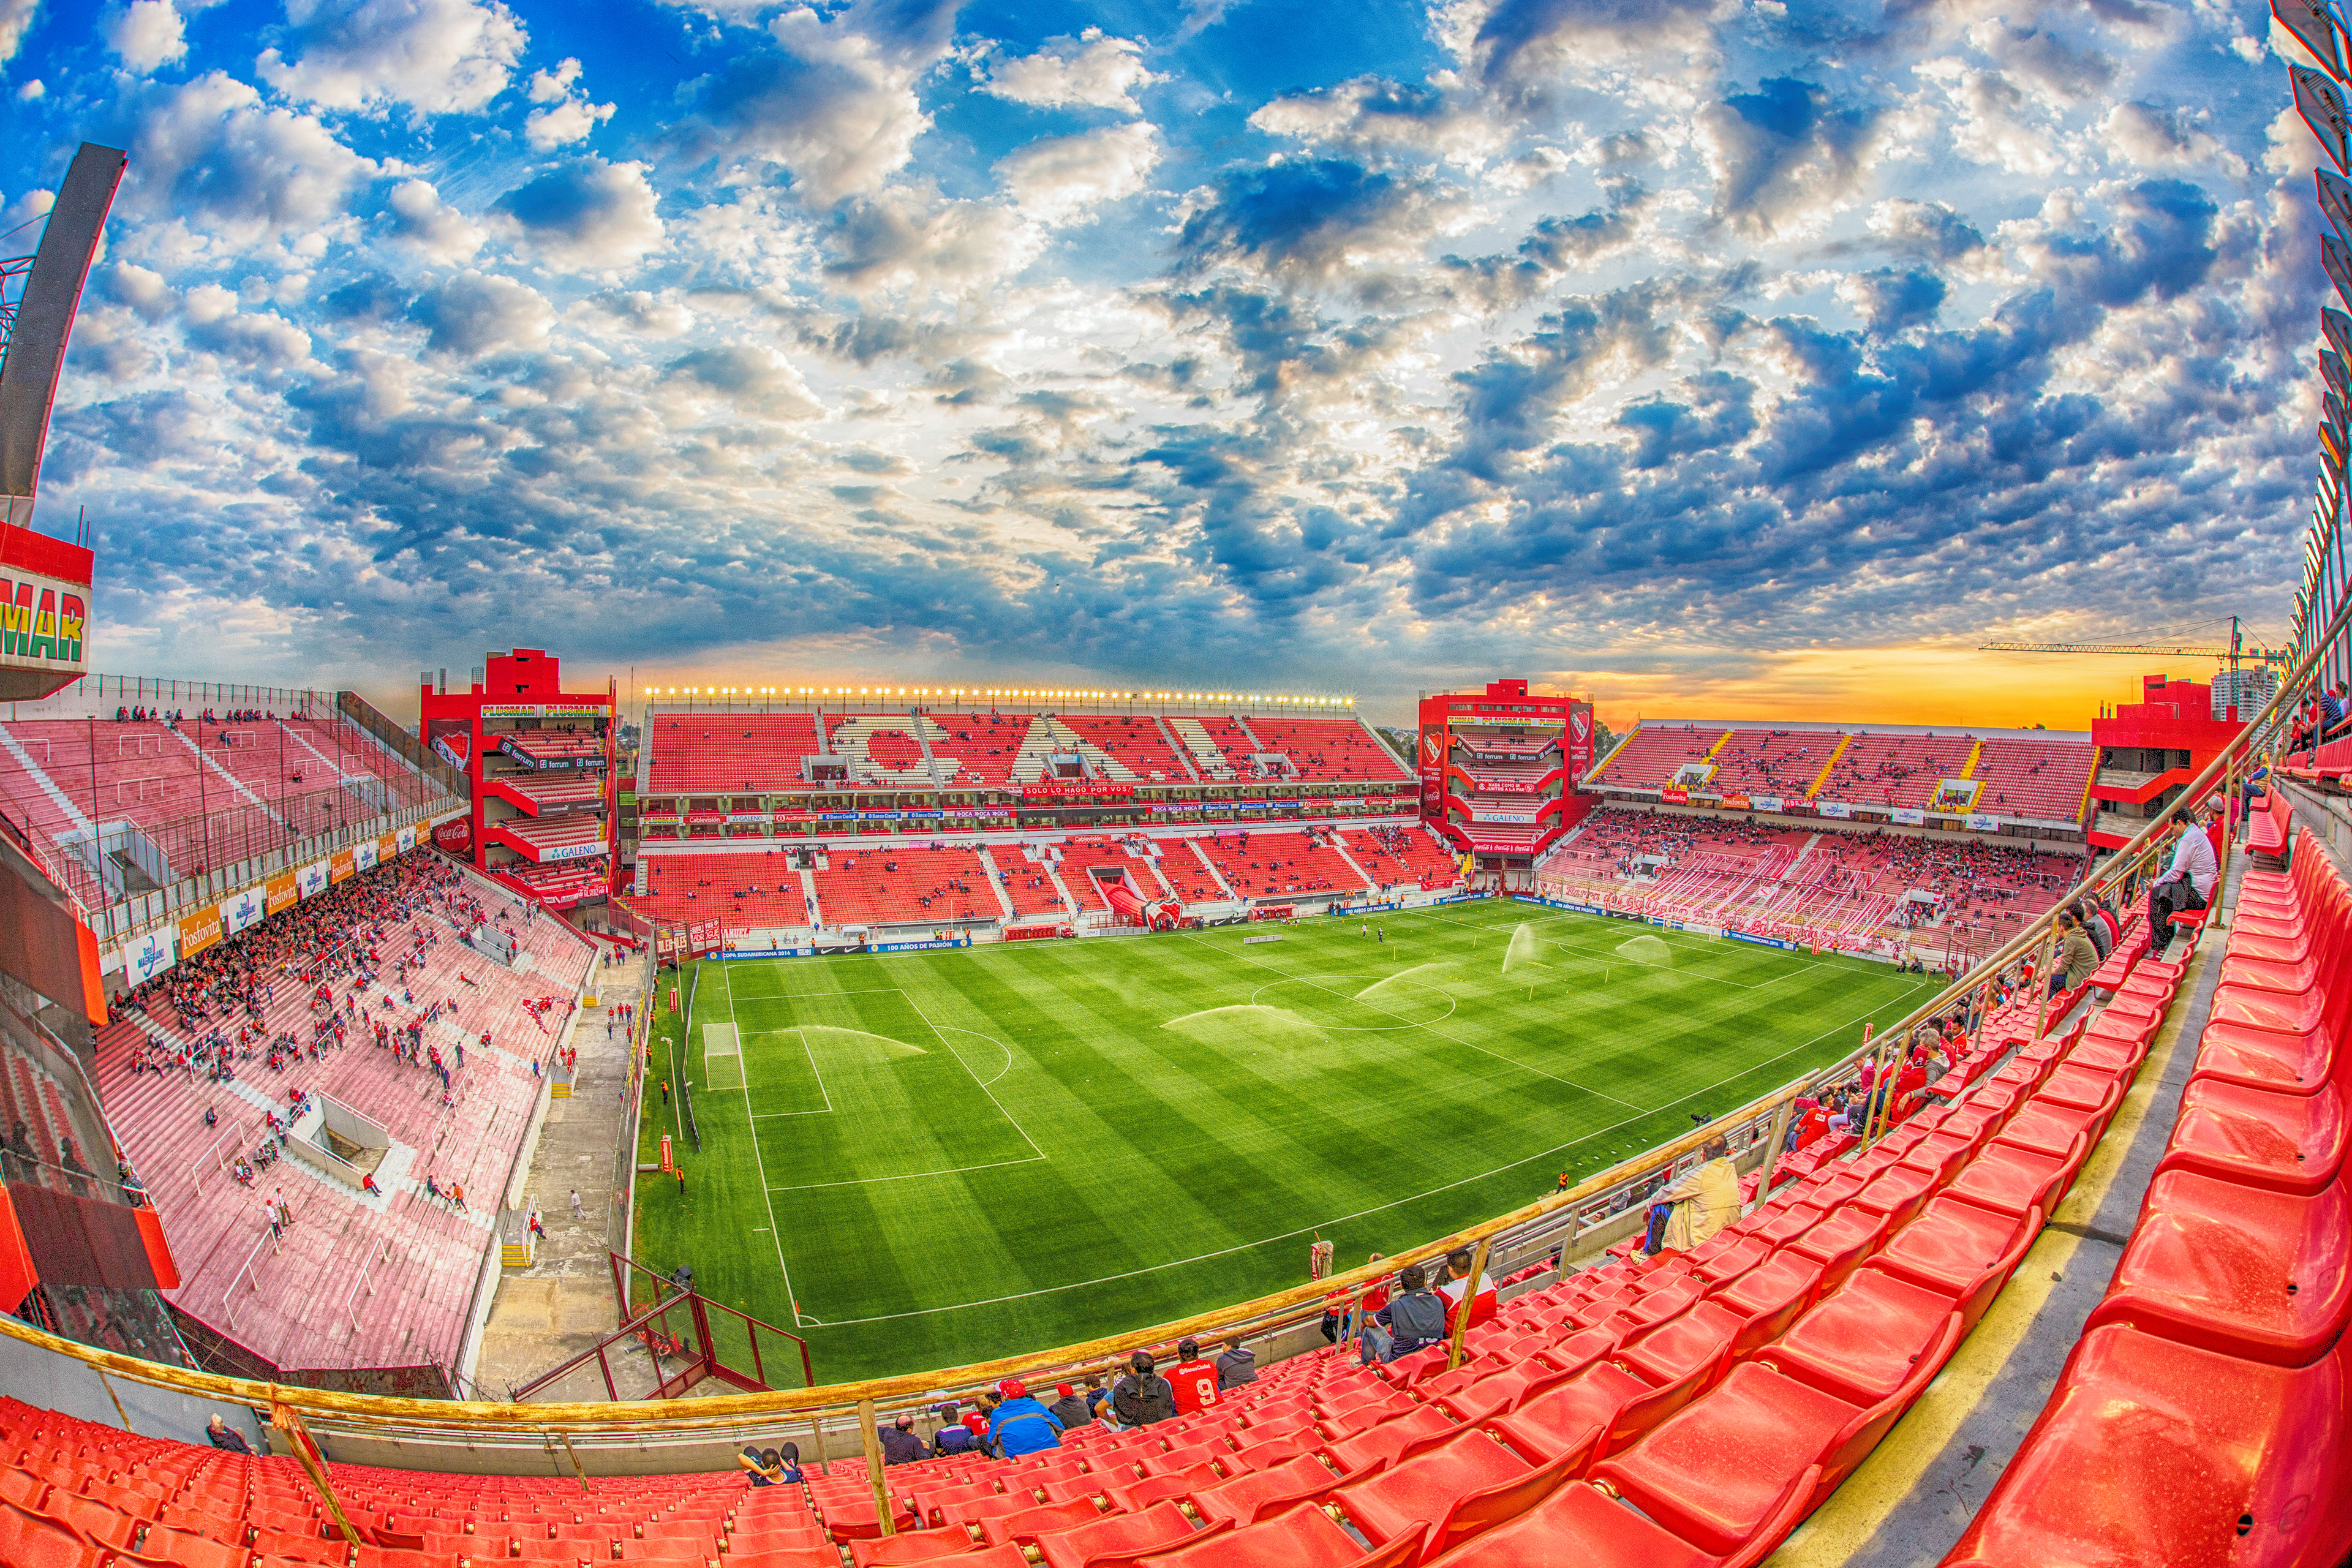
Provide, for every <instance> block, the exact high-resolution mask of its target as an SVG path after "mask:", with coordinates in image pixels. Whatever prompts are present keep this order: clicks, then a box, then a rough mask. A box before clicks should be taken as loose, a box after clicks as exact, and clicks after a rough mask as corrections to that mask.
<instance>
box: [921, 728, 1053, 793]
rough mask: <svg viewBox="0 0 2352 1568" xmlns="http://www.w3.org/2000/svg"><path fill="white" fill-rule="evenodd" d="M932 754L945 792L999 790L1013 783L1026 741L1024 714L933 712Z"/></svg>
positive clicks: (1026, 731)
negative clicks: (1014, 769)
mask: <svg viewBox="0 0 2352 1568" xmlns="http://www.w3.org/2000/svg"><path fill="white" fill-rule="evenodd" d="M929 718H930V720H931V721H932V722H933V723H934V724H936V725H938V726H939V729H938V731H935V732H934V733H933V734H932V735H931V755H932V756H933V757H934V758H935V759H937V760H938V763H939V771H940V782H941V784H942V786H943V787H945V788H948V789H972V788H975V787H984V788H990V789H1001V788H1003V786H1004V785H1006V784H1010V783H1012V782H1013V766H1014V764H1015V763H1017V762H1018V761H1019V760H1020V757H1021V747H1022V742H1024V740H1026V739H1027V738H1028V734H1029V720H1030V715H1028V714H1026V713H979V712H970V713H954V712H946V713H933V714H931V715H929Z"/></svg>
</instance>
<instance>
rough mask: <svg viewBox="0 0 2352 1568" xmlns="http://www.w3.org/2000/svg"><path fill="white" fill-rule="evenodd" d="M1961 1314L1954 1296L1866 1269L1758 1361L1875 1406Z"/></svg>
mask: <svg viewBox="0 0 2352 1568" xmlns="http://www.w3.org/2000/svg"><path fill="white" fill-rule="evenodd" d="M1954 1315H1955V1314H1954V1313H1953V1310H1952V1302H1951V1299H1950V1298H1949V1297H1947V1296H1944V1295H1941V1294H1939V1293H1938V1292H1937V1291H1934V1290H1931V1289H1927V1287H1925V1286H1921V1285H1914V1284H1912V1283H1910V1282H1909V1281H1907V1280H1905V1279H1897V1278H1896V1277H1895V1276H1894V1275H1892V1274H1886V1273H1882V1272H1881V1271H1879V1270H1878V1269H1875V1268H1864V1269H1861V1270H1859V1271H1858V1272H1856V1273H1855V1274H1854V1276H1853V1278H1852V1279H1848V1280H1847V1281H1846V1282H1845V1283H1844V1284H1843V1285H1842V1286H1840V1287H1839V1288H1838V1289H1836V1290H1834V1291H1832V1293H1831V1294H1829V1295H1827V1296H1824V1297H1822V1300H1821V1304H1820V1305H1819V1306H1817V1307H1815V1308H1814V1309H1813V1310H1811V1311H1810V1312H1807V1313H1806V1314H1805V1315H1804V1316H1803V1317H1801V1318H1799V1319H1798V1320H1797V1321H1796V1322H1795V1323H1794V1324H1793V1325H1791V1326H1790V1330H1789V1331H1788V1333H1786V1334H1785V1335H1783V1336H1782V1337H1781V1339H1780V1342H1779V1343H1777V1344H1771V1345H1767V1346H1766V1347H1765V1348H1764V1349H1762V1350H1761V1351H1759V1352H1757V1353H1756V1363H1757V1364H1758V1365H1759V1366H1769V1367H1772V1368H1773V1369H1775V1370H1776V1371H1779V1372H1782V1373H1787V1374H1788V1375H1789V1376H1790V1377H1792V1378H1795V1379H1796V1380H1797V1381H1798V1382H1799V1383H1802V1384H1808V1385H1810V1386H1811V1387H1814V1388H1818V1389H1820V1390H1822V1392H1823V1393H1825V1394H1836V1395H1837V1396H1838V1397H1839V1398H1840V1399H1843V1400H1847V1401H1849V1402H1851V1403H1853V1404H1855V1405H1875V1404H1876V1403H1878V1401H1880V1400H1882V1399H1885V1398H1887V1397H1888V1396H1890V1395H1891V1394H1894V1392H1895V1390H1896V1389H1898V1388H1900V1387H1902V1386H1903V1384H1904V1383H1905V1382H1906V1380H1907V1379H1908V1378H1909V1377H1910V1376H1911V1373H1912V1372H1913V1371H1914V1370H1915V1369H1916V1367H1917V1365H1918V1363H1919V1358H1920V1357H1921V1356H1923V1355H1925V1354H1927V1352H1928V1351H1930V1350H1931V1349H1933V1348H1934V1346H1935V1345H1936V1343H1937V1341H1938V1340H1939V1339H1941V1338H1942V1337H1943V1334H1944V1330H1945V1327H1946V1320H1947V1319H1949V1318H1952V1317H1953V1316H1954ZM1963 1327H1965V1325H1963ZM1955 1342H1957V1336H1955Z"/></svg>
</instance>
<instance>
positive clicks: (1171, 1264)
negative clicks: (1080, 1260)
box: [826, 986, 1916, 1329]
mask: <svg viewBox="0 0 2352 1568" xmlns="http://www.w3.org/2000/svg"><path fill="white" fill-rule="evenodd" d="M1914 989H1916V986H1915V987H1914ZM1881 1005H1882V1006H1884V1005H1888V1004H1881ZM1877 1011H1879V1008H1878V1007H1872V1008H1868V1009H1865V1010H1864V1012H1861V1013H1858V1014H1856V1015H1855V1016H1853V1017H1851V1018H1848V1019H1846V1020H1845V1021H1844V1022H1843V1023H1839V1024H1832V1025H1831V1026H1829V1027H1828V1028H1826V1029H1823V1030H1822V1032H1821V1033H1820V1034H1818V1035H1815V1036H1814V1037H1812V1039H1810V1040H1804V1041H1801V1042H1800V1043H1798V1044H1796V1045H1793V1046H1791V1047H1789V1048H1788V1049H1787V1050H1785V1051H1782V1052H1780V1054H1779V1055H1778V1056H1771V1057H1767V1058H1764V1059H1763V1060H1762V1061H1759V1062H1751V1063H1749V1064H1748V1066H1747V1067H1746V1068H1742V1069H1741V1070H1740V1071H1738V1072H1736V1073H1732V1074H1730V1075H1729V1076H1728V1077H1725V1078H1720V1079H1717V1080H1716V1081H1715V1082H1713V1083H1710V1084H1706V1085H1705V1086H1703V1087H1701V1088H1698V1089H1693V1090H1691V1091H1690V1092H1689V1093H1688V1094H1685V1095H1681V1096H1678V1097H1676V1098H1675V1099H1674V1100H1668V1101H1667V1102H1666V1103H1665V1104H1664V1105H1661V1106H1659V1107H1658V1108H1657V1109H1656V1110H1646V1111H1643V1113H1642V1116H1655V1115H1658V1114H1660V1113H1662V1112H1664V1111H1666V1110H1672V1109H1673V1108H1674V1107H1675V1106H1677V1105H1679V1104H1681V1103H1682V1102H1683V1101H1684V1100H1691V1099H1695V1098H1696V1097H1697V1096H1699V1095H1702V1094H1705V1093H1706V1092H1707V1091H1708V1090H1709V1089H1720V1088H1722V1087H1723V1086H1724V1085H1725V1084H1727V1083H1731V1082H1734V1081H1735V1080H1737V1079H1741V1078H1745V1077H1746V1076H1747V1075H1748V1073H1751V1072H1753V1071H1755V1070H1756V1069H1757V1068H1764V1067H1769V1066H1771V1065H1772V1064H1773V1063H1774V1062H1777V1061H1779V1060H1780V1059H1781V1058H1784V1057H1789V1056H1792V1055H1794V1054H1795V1053H1796V1052H1798V1051H1801V1050H1803V1049H1804V1048H1805V1047H1808V1046H1811V1045H1812V1044H1813V1043H1814V1042H1815V1041H1818V1040H1822V1039H1825V1038H1827V1037H1829V1036H1831V1035H1834V1034H1836V1033H1837V1032H1838V1031H1839V1030H1840V1029H1849V1028H1852V1027H1853V1026H1854V1025H1856V1024H1858V1023H1860V1022H1861V1021H1862V1020H1863V1019H1864V1018H1867V1017H1869V1016H1871V1014H1873V1013H1875V1012H1877ZM1642 1116H1629V1117H1626V1118H1625V1119H1624V1120H1622V1121H1612V1122H1611V1123H1610V1124H1609V1125H1608V1126H1606V1127H1597V1128H1595V1129H1593V1130H1592V1131H1590V1132H1587V1133H1585V1134H1584V1135H1583V1136H1581V1137H1578V1138H1571V1139H1570V1140H1569V1141H1568V1142H1565V1143H1555V1144H1553V1145H1552V1146H1551V1147H1550V1148H1549V1149H1538V1150H1537V1151H1536V1152H1534V1153H1532V1154H1528V1155H1525V1156H1523V1157H1521V1158H1519V1159H1517V1160H1513V1161H1511V1162H1509V1163H1507V1164H1502V1165H1496V1167H1495V1168H1494V1169H1492V1170H1489V1171H1481V1172H1479V1173H1477V1174H1476V1175H1472V1176H1463V1177H1459V1178H1457V1179H1456V1180H1454V1181H1451V1182H1446V1183H1444V1184H1442V1185H1439V1186H1434V1187H1431V1188H1430V1189H1429V1190H1428V1191H1426V1192H1420V1193H1413V1194H1409V1195H1408V1196H1405V1197H1401V1198H1392V1199H1391V1200H1390V1201H1389V1202H1387V1203H1384V1204H1376V1205H1373V1206H1372V1207H1370V1208H1364V1209H1358V1210H1357V1211H1356V1212H1355V1213H1353V1214H1345V1215H1339V1217H1338V1218H1336V1219H1324V1220H1318V1221H1317V1222H1316V1223H1315V1224H1314V1225H1311V1226H1298V1227H1297V1229H1295V1230H1286V1231H1281V1232H1278V1233H1277V1234H1276V1235H1273V1236H1266V1237H1259V1238H1258V1239H1257V1240H1255V1241H1244V1242H1236V1243H1235V1244H1234V1245H1233V1246H1231V1247H1219V1248H1217V1250H1215V1251H1214V1252H1203V1253H1200V1254H1197V1255H1196V1256H1194V1257H1192V1258H1173V1259H1171V1260H1170V1261H1168V1262H1166V1263H1153V1264H1147V1265H1146V1266H1145V1267H1143V1268H1129V1269H1126V1270H1123V1271H1122V1272H1120V1273H1118V1274H1105V1275H1101V1276H1099V1277H1098V1278H1096V1279H1074V1280H1072V1281H1070V1282H1069V1283H1068V1284H1066V1285H1046V1286H1043V1287H1040V1288H1039V1289H1034V1290H1015V1291H1012V1292H1010V1293H1008V1294H1006V1295H1003V1296H987V1297H983V1298H982V1299H980V1300H974V1301H957V1302H953V1303H951V1304H950V1305H948V1306H944V1307H918V1308H915V1309H912V1310H908V1311H904V1312H879V1313H877V1314H875V1315H874V1316H872V1317H870V1318H838V1319H835V1321H832V1322H831V1323H829V1324H827V1325H826V1326H827V1327H829V1328H836V1329H839V1328H849V1327H853V1326H855V1325H856V1324H859V1323H887V1322H890V1321H894V1320H897V1319H899V1318H926V1317H929V1316H930V1315H931V1314H932V1313H934V1312H961V1311H963V1310H965V1309H967V1308H971V1307H994V1306H1001V1305H1003V1303H1005V1302H1007V1301H1024V1300H1028V1299H1029V1298H1031V1297H1033V1296H1054V1295H1059V1294H1061V1293H1062V1292H1064V1291H1066V1290H1086V1289H1092V1288H1094V1287H1095V1286H1097V1285H1108V1284H1112V1283H1114V1282H1116V1281H1118V1280H1121V1279H1139V1278H1141V1277H1142V1276H1144V1275H1146V1274H1157V1273H1160V1271H1162V1270H1163V1269H1169V1268H1184V1267H1185V1266H1187V1265H1188V1264H1193V1263H1205V1262H1207V1261H1209V1260H1210V1259H1211V1258H1229V1257H1231V1256H1232V1255H1233V1254H1234V1253H1236V1252H1247V1251H1250V1250H1251V1249H1252V1248H1254V1247H1268V1246H1271V1245H1273V1244H1274V1243H1275V1242H1277V1241H1287V1240H1290V1239H1291V1238H1293V1237H1301V1236H1306V1235H1308V1234H1310V1233H1311V1232H1314V1231H1318V1230H1328V1229H1330V1228H1331V1227H1333V1226H1340V1225H1345V1224H1347V1223H1348V1222H1349V1220H1357V1219H1362V1218H1364V1217H1365V1216H1367V1215H1376V1214H1382V1213H1385V1212H1386V1211H1388V1210H1390V1209H1393V1208H1402V1206H1403V1205H1407V1204H1411V1203H1418V1202H1419V1201H1420V1200H1422V1199H1423V1198H1427V1197H1434V1196H1436V1195H1437V1194H1440V1193H1444V1192H1451V1191H1452V1190H1453V1189H1454V1188H1455V1187H1461V1186H1467V1185H1468V1184H1471V1183H1473V1182H1483V1181H1485V1180H1486V1179H1487V1178H1488V1177H1490V1176H1499V1175H1501V1174H1502V1173H1504V1172H1506V1171H1510V1170H1516V1169H1517V1168H1518V1167H1519V1166H1521V1165H1525V1164H1529V1163H1533V1162H1535V1161H1538V1160H1544V1159H1549V1157H1550V1156H1552V1155H1554V1154H1557V1153H1559V1152H1560V1151H1562V1150H1564V1149H1572V1148H1574V1147H1576V1145H1577V1144H1579V1143H1583V1142H1590V1141H1591V1140H1592V1139H1595V1138H1599V1137H1601V1136H1603V1135H1605V1134H1607V1133H1610V1132H1613V1131H1616V1130H1617V1129H1618V1128H1620V1127H1627V1126H1631V1125H1632V1124H1633V1123H1634V1122H1636V1121H1641V1120H1642ZM1014 1163H1018V1164H1026V1163H1029V1162H1027V1161H1016V1162H1014Z"/></svg>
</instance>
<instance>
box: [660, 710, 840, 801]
mask: <svg viewBox="0 0 2352 1568" xmlns="http://www.w3.org/2000/svg"><path fill="white" fill-rule="evenodd" d="M646 746H647V748H648V749H649V750H650V752H652V755H651V757H650V758H649V760H648V763H647V766H646V788H647V789H648V790H649V791H651V792H653V793H655V794H656V795H660V794H677V795H695V794H712V795H723V794H727V793H729V792H731V791H737V790H740V791H743V792H745V793H747V794H749V793H758V792H762V791H767V790H780V789H800V788H803V787H805V781H804V780H803V778H802V777H801V763H802V760H803V758H806V757H813V756H815V755H816V754H817V753H818V752H822V751H824V746H823V745H822V744H821V743H820V742H819V741H818V739H817V727H816V718H815V716H814V714H809V713H656V714H655V715H654V716H653V722H652V724H651V725H650V726H649V729H648V732H647V734H646Z"/></svg>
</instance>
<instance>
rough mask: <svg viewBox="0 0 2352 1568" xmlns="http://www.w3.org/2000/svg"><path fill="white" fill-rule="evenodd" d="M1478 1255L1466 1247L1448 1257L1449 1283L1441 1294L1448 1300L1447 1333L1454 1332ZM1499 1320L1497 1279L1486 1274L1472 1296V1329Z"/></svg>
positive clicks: (1447, 1272) (1446, 1307)
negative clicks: (1464, 1293)
mask: <svg viewBox="0 0 2352 1568" xmlns="http://www.w3.org/2000/svg"><path fill="white" fill-rule="evenodd" d="M1473 1257H1474V1255H1473V1254H1472V1252H1471V1250H1470V1249H1469V1248H1468V1247H1455V1248H1454V1250H1453V1251H1451V1252H1449V1253H1447V1254H1446V1255H1445V1279H1444V1281H1443V1282H1442V1283H1441V1284H1440V1285H1439V1286H1438V1288H1437V1293H1438V1294H1439V1295H1440V1296H1442V1297H1444V1300H1445V1331H1446V1332H1447V1333H1449V1334H1451V1333H1452V1332H1453V1331H1454V1309H1456V1308H1457V1307H1459V1306H1461V1305H1462V1292H1463V1290H1464V1289H1465V1287H1467V1285H1468V1284H1469V1280H1470V1265H1471V1262H1472V1260H1473ZM1494 1316H1495V1277H1494V1276H1493V1275H1491V1274H1488V1273H1486V1272H1484V1271H1483V1270H1482V1271H1481V1272H1480V1274H1479V1276H1478V1288H1477V1289H1475V1291H1473V1292H1472V1293H1471V1296H1470V1327H1472V1328H1474V1329H1475V1328H1476V1327H1477V1326H1478V1325H1479V1324H1481V1323H1485V1322H1491V1321H1493V1320H1494Z"/></svg>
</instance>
